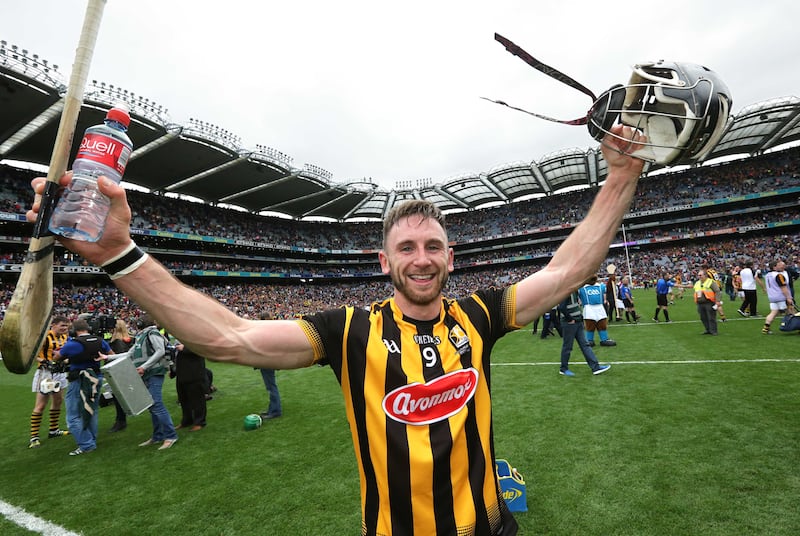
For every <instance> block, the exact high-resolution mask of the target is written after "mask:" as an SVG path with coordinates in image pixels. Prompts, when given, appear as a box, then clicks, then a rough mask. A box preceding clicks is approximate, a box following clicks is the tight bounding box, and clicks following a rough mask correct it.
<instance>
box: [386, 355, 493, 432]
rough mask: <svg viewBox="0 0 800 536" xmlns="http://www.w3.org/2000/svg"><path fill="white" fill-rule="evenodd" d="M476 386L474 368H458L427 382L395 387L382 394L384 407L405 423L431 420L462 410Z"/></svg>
mask: <svg viewBox="0 0 800 536" xmlns="http://www.w3.org/2000/svg"><path fill="white" fill-rule="evenodd" d="M477 388H478V371H477V370H475V369H474V368H468V369H464V370H458V371H455V372H450V373H449V374H445V375H444V376H442V377H440V378H436V379H435V380H431V381H429V382H428V383H412V384H410V385H404V386H402V387H398V388H397V389H395V390H394V391H392V392H391V393H389V394H387V395H386V396H385V397H384V399H383V411H384V412H385V413H386V415H388V416H389V417H391V418H392V419H394V420H396V421H398V422H401V423H404V424H413V425H426V424H432V423H435V422H439V421H443V420H445V419H448V418H450V417H451V416H453V415H455V414H456V413H458V412H459V411H461V410H462V409H463V408H464V406H466V405H467V403H468V402H469V401H470V400H472V397H473V396H474V395H475V390H476V389H477Z"/></svg>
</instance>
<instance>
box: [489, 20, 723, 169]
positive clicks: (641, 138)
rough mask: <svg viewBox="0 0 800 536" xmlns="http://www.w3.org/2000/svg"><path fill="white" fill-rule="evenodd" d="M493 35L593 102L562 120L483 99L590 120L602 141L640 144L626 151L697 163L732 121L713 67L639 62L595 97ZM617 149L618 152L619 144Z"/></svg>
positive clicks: (666, 161)
mask: <svg viewBox="0 0 800 536" xmlns="http://www.w3.org/2000/svg"><path fill="white" fill-rule="evenodd" d="M495 40H497V41H498V42H500V43H501V44H503V46H505V47H506V50H508V51H509V52H510V53H511V54H513V55H515V56H517V57H519V58H520V59H522V60H523V61H525V63H527V64H528V65H530V66H531V67H533V68H534V69H537V70H539V71H541V72H542V73H544V74H546V75H547V76H550V77H551V78H554V79H556V80H558V81H559V82H562V83H564V84H566V85H568V86H570V87H572V88H574V89H577V90H579V91H581V92H582V93H585V94H586V95H588V96H590V97H591V98H592V100H593V101H594V104H592V107H591V108H590V109H589V112H588V114H586V115H585V116H584V117H579V118H577V119H571V120H561V119H555V118H552V117H548V116H546V115H542V114H538V113H534V112H530V111H528V110H525V109H522V108H518V107H516V106H511V105H510V104H508V103H506V102H503V101H500V100H493V99H488V98H486V97H481V98H483V99H486V100H488V101H490V102H494V103H496V104H501V105H503V106H507V107H509V108H511V109H514V110H518V111H520V112H524V113H526V114H528V115H532V116H534V117H538V118H539V119H545V120H547V121H553V122H556V123H563V124H566V125H587V127H588V128H589V134H591V136H592V137H593V138H594V139H596V140H598V141H600V142H601V143H603V140H604V139H607V138H606V136H610V137H613V138H615V139H617V140H620V141H623V142H627V145H629V146H631V147H634V146H635V147H636V149H635V150H632V151H630V152H626V151H622V152H623V153H624V154H628V155H630V156H634V157H636V158H640V159H642V160H645V161H648V162H653V163H656V164H661V165H664V166H670V165H680V164H694V163H696V162H700V161H702V160H704V159H705V158H706V157H707V156H708V154H709V153H710V152H711V151H712V150H713V149H714V147H715V146H716V145H717V142H719V139H720V138H721V137H722V134H723V132H724V131H725V126H726V125H727V124H728V118H729V114H730V109H731V105H732V104H733V100H732V99H731V95H730V92H729V91H728V88H727V86H726V85H725V84H724V83H723V82H722V80H720V78H719V77H718V76H717V75H716V74H715V73H714V72H713V71H711V70H709V69H707V68H706V67H703V66H701V65H696V64H693V63H677V62H664V61H658V62H649V63H641V64H638V65H635V66H634V67H633V74H632V75H631V78H630V80H629V81H628V85H626V86H622V85H616V86H614V87H612V88H611V89H609V90H608V91H606V92H605V93H603V94H602V95H600V97H595V95H594V93H592V92H591V90H589V89H588V88H586V87H585V86H583V85H581V84H580V83H578V82H577V81H575V80H574V79H572V78H570V77H569V76H567V75H565V74H564V73H562V72H560V71H558V70H556V69H553V68H552V67H550V66H549V65H545V64H544V63H542V62H540V61H539V60H537V59H536V58H534V57H533V56H531V55H530V54H528V53H527V52H525V51H524V50H523V49H522V48H520V47H519V46H517V45H516V44H514V43H513V42H511V41H510V40H508V39H506V38H505V37H503V36H502V35H499V34H495ZM617 124H622V125H625V126H628V127H631V128H630V130H632V133H631V134H630V136H631V137H630V138H626V137H623V136H620V135H617V134H613V133H612V132H611V129H612V128H613V127H614V126H615V125H617ZM615 145H618V146H625V145H626V144H625V143H623V144H615ZM614 150H616V151H620V149H619V148H618V147H617V146H615V147H614Z"/></svg>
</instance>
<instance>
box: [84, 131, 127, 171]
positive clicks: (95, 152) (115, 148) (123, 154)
mask: <svg viewBox="0 0 800 536" xmlns="http://www.w3.org/2000/svg"><path fill="white" fill-rule="evenodd" d="M130 156H131V149H130V147H128V146H126V145H125V144H123V143H120V142H118V141H117V140H115V139H114V138H111V137H109V136H104V135H102V134H99V133H93V132H87V133H86V134H85V135H84V136H83V140H82V141H81V146H80V147H79V148H78V154H77V155H76V157H75V159H76V160H77V159H78V158H85V159H88V160H92V161H94V162H99V163H100V164H104V165H106V166H108V167H110V168H112V169H116V170H117V173H119V174H120V175H122V174H123V173H125V166H127V165H128V159H129V158H130Z"/></svg>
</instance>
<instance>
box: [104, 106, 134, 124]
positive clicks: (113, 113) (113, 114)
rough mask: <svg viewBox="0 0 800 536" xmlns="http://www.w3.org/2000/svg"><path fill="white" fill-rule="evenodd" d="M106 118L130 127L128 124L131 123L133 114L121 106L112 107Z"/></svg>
mask: <svg viewBox="0 0 800 536" xmlns="http://www.w3.org/2000/svg"><path fill="white" fill-rule="evenodd" d="M106 119H110V120H112V121H116V122H118V123H121V124H122V125H124V126H125V128H128V125H130V124H131V116H130V115H128V110H126V109H124V108H122V107H119V106H115V107H114V108H111V109H110V110H109V111H108V113H107V114H106Z"/></svg>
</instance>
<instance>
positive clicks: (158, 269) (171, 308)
mask: <svg viewBox="0 0 800 536" xmlns="http://www.w3.org/2000/svg"><path fill="white" fill-rule="evenodd" d="M70 178H71V176H70V174H67V175H65V176H64V177H62V178H61V184H62V185H67V184H69V181H70ZM32 184H33V188H34V191H35V192H36V194H37V195H36V200H35V201H34V204H33V207H32V209H31V210H30V211H28V214H27V218H28V221H35V220H36V215H37V213H38V211H39V205H40V196H41V193H42V191H43V189H44V179H42V178H38V179H34V181H33V183H32ZM98 184H99V185H100V191H101V192H102V193H104V194H105V195H107V196H108V197H109V198H110V199H111V210H110V212H109V216H108V220H107V221H106V228H105V232H104V233H103V236H102V238H101V239H100V240H99V241H97V242H94V243H93V242H81V241H77V240H70V239H66V238H63V237H58V238H59V241H60V242H61V243H62V244H63V245H64V247H66V248H67V249H69V250H70V251H72V252H74V253H77V254H78V255H80V256H82V257H83V258H84V259H86V260H88V261H89V262H92V263H94V264H96V265H97V266H102V265H104V264H106V263H107V262H108V261H109V260H111V259H114V258H116V257H119V256H120V255H121V254H122V253H123V252H125V251H126V250H127V249H128V248H129V247H130V245H131V242H132V239H131V236H130V221H131V210H130V207H129V206H128V202H127V198H126V195H125V189H124V188H122V187H121V186H119V185H117V184H115V183H114V182H113V181H110V180H107V179H105V178H101V179H100V181H99V182H98ZM114 284H116V286H117V287H118V288H119V289H120V290H121V291H122V292H124V293H125V294H126V295H127V296H129V297H130V298H131V299H133V300H134V301H135V302H136V303H137V304H138V305H139V306H140V307H141V308H142V309H144V310H145V311H147V312H148V313H149V314H150V315H151V316H153V317H154V318H155V319H156V320H158V323H159V325H162V326H164V327H166V328H167V329H168V330H169V332H170V333H171V334H173V335H174V336H175V337H176V338H178V339H179V340H180V341H181V342H183V343H184V344H186V345H187V346H188V347H189V348H191V349H192V350H193V351H194V352H196V353H197V354H199V355H202V356H203V357H206V358H209V359H211V360H214V361H230V362H233V363H239V364H242V365H249V366H253V367H259V368H272V369H286V368H298V367H303V366H308V365H310V364H311V362H312V359H313V352H312V347H311V344H310V343H309V341H308V338H307V337H306V335H305V333H304V332H303V330H302V329H301V328H300V325H299V324H298V323H297V322H296V321H292V320H258V321H256V320H246V319H243V318H240V317H239V316H237V315H236V314H234V313H233V312H232V311H230V310H229V309H228V308H226V307H225V306H223V305H222V304H221V303H219V302H218V301H216V300H214V299H212V298H211V297H209V296H207V295H205V294H202V293H201V292H199V291H197V290H195V289H193V288H191V287H189V286H187V285H185V284H183V283H181V282H180V281H179V280H178V279H177V278H175V277H174V276H173V275H172V274H170V273H169V272H168V271H167V269H166V268H164V266H162V265H161V263H159V262H158V261H156V260H155V259H153V258H152V257H149V256H148V257H147V258H146V259H145V260H144V263H143V264H141V265H140V266H138V267H137V268H136V269H135V270H133V271H131V272H130V273H128V274H126V275H122V276H120V277H118V278H116V279H114Z"/></svg>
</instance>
